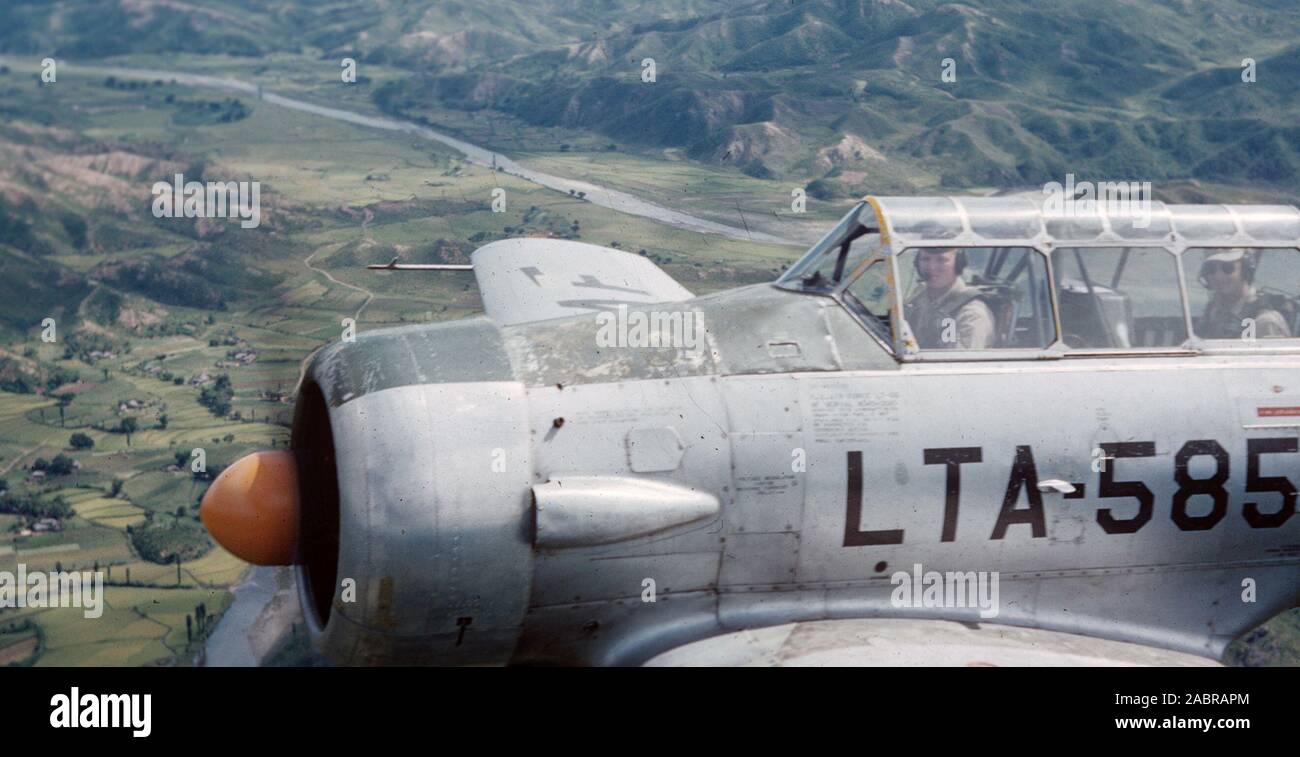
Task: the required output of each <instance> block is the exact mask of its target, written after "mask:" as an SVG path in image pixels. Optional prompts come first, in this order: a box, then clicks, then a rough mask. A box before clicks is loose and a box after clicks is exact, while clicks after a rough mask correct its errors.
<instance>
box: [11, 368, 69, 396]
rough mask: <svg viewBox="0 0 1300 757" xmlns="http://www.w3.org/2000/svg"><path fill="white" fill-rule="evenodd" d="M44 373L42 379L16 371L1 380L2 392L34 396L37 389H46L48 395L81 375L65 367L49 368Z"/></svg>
mask: <svg viewBox="0 0 1300 757" xmlns="http://www.w3.org/2000/svg"><path fill="white" fill-rule="evenodd" d="M44 373H45V378H44V379H41V378H38V377H37V376H33V375H31V374H28V373H23V372H22V371H15V372H14V374H13V376H11V377H9V378H5V379H0V391H5V392H13V393H14V394H34V393H35V392H36V390H37V389H44V390H45V391H46V392H47V393H48V392H52V391H54V390H55V389H58V388H59V387H60V386H63V385H64V384H67V383H70V382H72V381H76V380H77V379H78V378H80V375H79V374H77V373H75V372H73V371H70V370H68V369H67V368H64V367H63V366H54V367H52V368H48V369H46V370H45V372H44Z"/></svg>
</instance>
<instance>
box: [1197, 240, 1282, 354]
mask: <svg viewBox="0 0 1300 757" xmlns="http://www.w3.org/2000/svg"><path fill="white" fill-rule="evenodd" d="M1256 262H1257V261H1256V259H1255V255H1254V254H1253V253H1250V252H1247V251H1246V250H1244V249H1242V248H1240V247H1234V248H1232V249H1229V250H1221V251H1218V252H1214V253H1211V254H1210V255H1209V256H1207V257H1206V258H1205V261H1204V262H1203V263H1201V276H1200V281H1201V285H1202V286H1204V287H1205V288H1206V289H1208V290H1210V302H1209V303H1208V304H1207V305H1206V306H1205V315H1204V317H1203V318H1202V319H1201V325H1200V327H1199V328H1198V329H1197V331H1198V333H1199V334H1200V335H1201V336H1202V337H1204V338H1206V339H1240V338H1242V335H1243V334H1244V333H1246V328H1247V325H1246V324H1245V323H1243V321H1245V319H1247V318H1252V319H1254V321H1255V337H1256V338H1257V339H1265V338H1269V337H1273V338H1277V337H1289V336H1291V329H1290V327H1288V326H1287V321H1286V318H1285V317H1283V315H1282V313H1281V312H1279V311H1278V310H1277V309H1276V307H1275V306H1274V303H1273V302H1271V301H1270V300H1269V299H1268V298H1264V297H1260V295H1259V294H1258V293H1257V292H1256V291H1255V286H1254V281H1255V266H1256Z"/></svg>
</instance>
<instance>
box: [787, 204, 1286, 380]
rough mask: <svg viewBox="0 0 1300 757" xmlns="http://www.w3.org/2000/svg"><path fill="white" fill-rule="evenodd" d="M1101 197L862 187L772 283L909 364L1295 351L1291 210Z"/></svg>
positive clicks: (1278, 206) (1259, 206) (1283, 206)
mask: <svg viewBox="0 0 1300 757" xmlns="http://www.w3.org/2000/svg"><path fill="white" fill-rule="evenodd" d="M1100 186H1101V187H1102V188H1105V189H1106V190H1107V191H1105V192H1102V191H1101V189H1099V190H1098V194H1099V195H1100V197H1099V198H1098V197H1093V198H1084V199H1074V198H1071V197H1068V196H1054V195H1052V194H1051V193H1050V192H1047V193H1045V196H1046V199H1044V196H1038V195H1014V196H1008V197H867V198H866V199H865V200H863V201H862V202H860V203H858V204H857V205H855V206H854V207H853V208H852V210H850V211H849V212H848V213H847V214H846V215H845V216H844V217H843V218H842V219H841V220H840V222H839V223H838V224H837V225H836V226H835V227H834V228H833V229H831V231H830V232H828V233H827V234H826V235H825V236H824V237H823V238H822V239H821V240H820V241H819V242H817V244H816V245H814V246H813V247H812V248H811V249H810V250H809V251H808V253H807V254H805V255H804V257H803V258H801V259H800V260H799V261H798V262H797V263H796V264H795V265H794V266H792V267H791V268H790V269H789V270H788V271H787V272H786V273H785V274H784V275H783V276H782V277H781V278H780V279H779V280H778V281H777V282H776V285H777V286H779V287H782V288H785V289H790V290H794V291H799V292H805V293H809V294H817V295H823V296H829V297H833V298H835V299H836V300H838V301H839V302H840V303H841V304H842V305H843V306H844V307H845V308H846V309H847V310H849V311H850V312H851V313H853V314H854V315H855V317H857V318H858V319H859V321H860V322H861V323H862V324H863V326H864V327H866V328H867V330H868V331H869V332H870V333H871V334H872V335H873V336H875V337H876V338H877V339H878V340H879V341H880V342H881V344H882V345H883V346H885V347H886V348H887V349H889V350H891V351H892V352H894V354H895V355H897V356H899V357H901V358H905V359H1006V358H1014V357H1045V356H1058V357H1059V356H1074V355H1081V354H1096V353H1103V354H1113V353H1133V352H1140V353H1146V354H1155V353H1170V352H1173V353H1180V354H1182V353H1187V352H1198V351H1204V350H1207V349H1209V350H1214V349H1220V348H1231V349H1241V348H1251V349H1261V348H1265V349H1278V348H1286V349H1300V210H1297V209H1296V208H1294V207H1292V206H1289V205H1166V204H1165V203H1161V202H1156V201H1152V200H1150V199H1149V196H1148V197H1145V198H1144V197H1142V193H1141V192H1139V191H1132V192H1130V191H1128V190H1129V189H1130V187H1127V186H1120V187H1119V189H1117V190H1116V189H1113V188H1111V187H1108V186H1107V185H1104V184H1103V185H1100Z"/></svg>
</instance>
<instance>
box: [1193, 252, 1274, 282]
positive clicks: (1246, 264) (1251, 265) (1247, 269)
mask: <svg viewBox="0 0 1300 757" xmlns="http://www.w3.org/2000/svg"><path fill="white" fill-rule="evenodd" d="M1208 262H1210V261H1208V260H1207V261H1205V262H1204V263H1201V271H1200V273H1198V274H1197V276H1196V280H1197V281H1199V282H1200V283H1201V286H1203V287H1205V288H1206V289H1209V288H1210V281H1209V279H1208V278H1207V277H1206V275H1205V263H1208ZM1215 262H1223V261H1215ZM1258 262H1259V261H1258V260H1256V259H1255V256H1254V255H1253V254H1252V253H1250V252H1246V253H1244V254H1243V255H1242V256H1241V277H1242V278H1244V279H1245V280H1246V283H1247V284H1254V283H1255V267H1256V266H1257V265H1258Z"/></svg>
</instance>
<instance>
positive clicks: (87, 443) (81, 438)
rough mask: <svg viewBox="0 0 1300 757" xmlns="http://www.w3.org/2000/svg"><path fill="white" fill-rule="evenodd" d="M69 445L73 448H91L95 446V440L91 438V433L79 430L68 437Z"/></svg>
mask: <svg viewBox="0 0 1300 757" xmlns="http://www.w3.org/2000/svg"><path fill="white" fill-rule="evenodd" d="M68 445H69V446H71V447H72V448H73V449H90V448H91V447H93V446H95V440H94V439H91V438H90V435H89V434H83V433H81V432H80V431H78V432H77V433H75V434H73V435H72V436H71V437H70V438H69V439H68Z"/></svg>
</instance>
